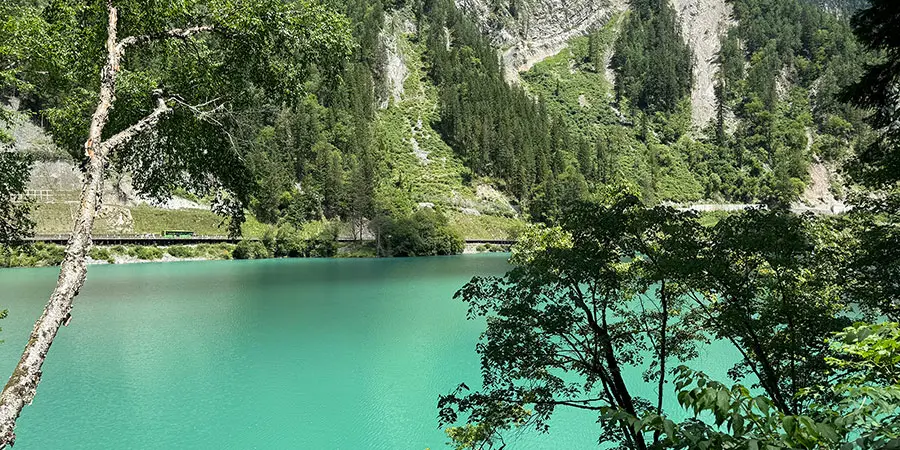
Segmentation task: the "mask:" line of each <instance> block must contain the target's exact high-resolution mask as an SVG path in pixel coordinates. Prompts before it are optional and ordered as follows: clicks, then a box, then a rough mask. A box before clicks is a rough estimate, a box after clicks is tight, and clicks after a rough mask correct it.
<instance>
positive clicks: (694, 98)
mask: <svg viewBox="0 0 900 450" xmlns="http://www.w3.org/2000/svg"><path fill="white" fill-rule="evenodd" d="M672 6H673V7H674V8H675V12H676V13H678V17H679V18H680V21H681V30H682V33H683V35H684V39H685V42H687V44H688V45H689V46H690V47H691V50H692V51H693V52H694V71H693V78H694V80H693V89H692V90H691V116H692V117H691V119H692V122H693V124H694V125H695V126H698V127H702V126H704V125H706V124H707V123H708V122H709V121H710V119H712V118H713V117H714V116H715V114H716V91H715V76H716V72H717V71H718V64H717V63H716V58H717V57H718V53H719V50H720V49H721V47H722V38H723V37H724V36H725V34H726V33H727V32H728V29H729V28H730V27H732V26H734V24H735V22H734V19H733V17H732V14H733V10H732V7H731V5H730V4H728V3H725V0H672Z"/></svg>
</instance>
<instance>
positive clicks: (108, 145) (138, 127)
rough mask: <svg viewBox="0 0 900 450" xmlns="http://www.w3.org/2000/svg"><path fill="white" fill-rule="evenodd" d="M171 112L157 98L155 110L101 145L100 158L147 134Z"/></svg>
mask: <svg viewBox="0 0 900 450" xmlns="http://www.w3.org/2000/svg"><path fill="white" fill-rule="evenodd" d="M170 112H172V108H169V105H167V104H166V102H165V100H164V99H163V98H162V97H157V99H156V108H155V109H154V110H153V111H152V112H151V113H150V114H149V115H147V116H146V117H144V118H143V119H141V120H139V121H138V122H137V123H135V124H134V125H132V126H130V127H128V128H126V129H124V130H122V131H120V132H118V133H116V134H115V135H113V136H112V137H110V138H109V139H107V140H105V141H103V143H102V156H103V157H104V158H105V157H106V156H107V154H109V152H111V151H113V150H115V149H117V148H119V147H120V146H122V145H124V144H127V143H128V142H131V141H132V140H133V139H134V138H136V137H137V136H138V135H140V134H142V133H145V132H147V131H148V130H150V129H151V128H153V127H155V126H156V125H157V124H158V123H159V121H160V119H162V118H163V116H165V115H167V114H169V113H170Z"/></svg>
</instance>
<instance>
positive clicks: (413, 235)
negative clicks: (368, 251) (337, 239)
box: [376, 208, 465, 256]
mask: <svg viewBox="0 0 900 450" xmlns="http://www.w3.org/2000/svg"><path fill="white" fill-rule="evenodd" d="M376 229H377V230H378V233H379V236H380V239H379V243H380V245H379V248H378V254H379V255H380V256H432V255H455V254H458V253H461V252H462V251H463V247H464V246H465V241H463V238H462V237H461V236H460V235H459V234H458V233H457V232H456V231H455V230H453V229H452V228H451V227H450V226H449V224H448V221H447V217H446V216H445V215H444V214H443V213H441V212H440V211H435V210H433V209H429V208H426V209H421V210H419V211H416V213H415V214H412V215H409V216H406V217H401V218H399V219H394V218H391V217H386V216H382V217H381V218H379V219H378V220H377V221H376Z"/></svg>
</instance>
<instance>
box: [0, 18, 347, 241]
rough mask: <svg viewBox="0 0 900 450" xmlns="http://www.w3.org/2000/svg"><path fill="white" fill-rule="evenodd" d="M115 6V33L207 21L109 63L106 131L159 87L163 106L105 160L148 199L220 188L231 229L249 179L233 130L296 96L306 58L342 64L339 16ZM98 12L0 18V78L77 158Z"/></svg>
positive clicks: (100, 51) (93, 72)
mask: <svg viewBox="0 0 900 450" xmlns="http://www.w3.org/2000/svg"><path fill="white" fill-rule="evenodd" d="M115 6H116V8H117V11H118V17H119V19H118V37H119V40H120V41H121V40H122V39H125V38H127V37H131V36H135V37H137V36H143V35H149V36H155V35H160V34H162V33H164V32H165V31H166V30H169V29H172V28H188V27H192V26H199V25H205V26H209V27H212V29H211V30H210V31H208V32H204V33H198V34H196V35H195V36H193V37H190V38H187V39H154V38H151V39H148V42H140V41H138V43H137V44H135V45H132V46H130V47H128V54H127V56H126V57H125V58H124V59H123V61H122V65H121V66H120V67H117V68H116V71H117V72H116V73H117V78H118V79H117V84H116V92H115V104H114V105H113V106H114V112H113V114H112V115H111V116H110V119H109V123H108V125H107V126H106V129H105V135H104V137H109V136H112V135H114V134H115V133H117V132H120V131H122V130H125V129H126V128H127V127H129V126H131V125H133V124H135V123H137V122H138V120H139V119H140V118H142V117H144V116H146V115H147V114H148V113H149V111H150V110H151V109H152V108H153V107H154V106H155V102H154V101H153V99H152V98H151V97H153V96H155V95H158V94H157V93H162V95H164V97H165V98H166V99H167V104H168V106H170V107H171V108H173V112H172V113H171V114H169V115H167V116H166V117H165V118H164V119H163V120H162V121H161V122H160V123H159V125H158V126H156V127H155V128H154V130H153V132H152V133H149V134H148V133H145V134H142V135H140V136H139V137H138V138H137V139H135V140H134V141H132V142H130V143H129V144H128V145H127V148H123V149H119V150H117V152H116V154H115V157H114V158H113V159H112V161H111V163H112V164H113V166H114V167H115V168H116V169H119V170H121V171H128V172H131V173H132V174H133V182H134V186H135V187H136V188H137V189H138V191H139V192H140V193H142V194H145V195H147V196H150V197H152V198H155V199H164V198H167V197H168V196H170V195H171V193H172V192H173V190H175V189H179V188H180V189H184V190H186V191H188V192H191V193H194V194H197V195H198V196H201V197H202V196H206V195H210V194H213V193H216V192H221V191H224V192H226V193H227V195H224V196H217V197H216V199H217V202H216V206H217V210H218V211H220V212H222V213H223V214H227V215H229V216H231V217H232V218H233V219H234V220H233V225H232V228H231V231H232V232H237V231H238V227H239V225H240V223H241V221H242V220H243V208H241V207H240V205H245V204H248V203H249V199H250V198H249V197H250V194H251V193H252V192H253V190H254V188H255V186H256V184H255V182H254V180H253V179H251V178H250V177H248V176H247V175H248V171H247V170H245V167H246V166H245V164H244V158H243V156H244V155H243V154H242V153H246V149H245V148H244V144H243V142H245V141H244V140H243V139H235V138H243V137H245V136H246V134H247V133H248V130H258V129H259V127H258V120H256V119H258V117H259V116H260V115H261V114H260V112H262V111H263V110H265V109H266V105H268V104H281V103H285V104H292V103H295V102H296V100H297V93H298V92H303V83H304V82H305V81H306V80H307V79H308V78H309V75H310V73H311V72H310V70H309V69H310V65H312V64H315V65H316V67H317V68H318V69H319V70H320V72H322V73H323V74H327V73H328V72H330V71H333V70H332V69H333V68H334V67H336V66H339V65H340V64H341V61H342V60H343V59H345V58H346V57H347V56H348V52H349V49H350V48H351V42H350V35H349V26H348V25H349V24H348V22H347V20H346V19H345V18H344V17H343V16H341V15H340V14H336V13H335V12H333V11H332V10H330V9H328V8H326V7H325V6H323V5H322V4H320V3H318V2H315V1H307V0H296V1H288V2H284V1H279V0H260V1H254V2H237V3H236V2H228V1H216V0H212V1H205V0H191V1H187V2H182V1H163V2H147V1H140V0H129V1H121V2H116V4H115ZM107 15H108V14H107V3H106V2H103V1H68V0H65V1H54V2H51V3H49V4H48V5H46V6H45V7H39V6H37V5H33V4H23V5H21V6H19V7H17V8H16V10H15V13H14V14H8V15H7V14H4V16H3V17H4V18H3V22H2V24H0V48H3V49H4V50H3V51H0V53H2V54H3V56H5V57H8V58H9V59H11V60H12V62H13V64H12V67H13V69H12V70H11V73H9V74H8V77H9V78H12V79H13V80H15V84H16V85H17V87H18V88H19V89H20V91H19V92H20V94H21V96H22V97H23V103H24V104H25V105H28V106H29V107H31V108H32V109H33V111H32V112H33V113H35V114H37V115H39V116H41V117H43V118H45V119H46V120H47V122H48V123H49V127H50V131H51V133H52V135H53V137H54V141H55V142H56V144H57V145H59V146H60V147H62V148H64V149H66V150H68V151H69V153H70V154H71V155H72V157H73V158H75V159H76V160H77V161H83V160H84V158H85V155H83V143H84V141H85V140H86V136H87V131H88V124H89V120H90V117H91V113H92V112H93V110H94V108H95V107H96V102H97V96H98V90H99V84H98V83H97V80H99V74H100V71H101V68H102V67H103V65H104V64H105V63H106V57H105V49H104V45H103V42H104V41H105V39H106V34H107ZM198 55H202V56H201V57H198ZM211 99H212V101H211ZM185 105H194V106H185ZM238 117H241V118H240V119H238ZM235 203H236V204H237V205H238V206H235Z"/></svg>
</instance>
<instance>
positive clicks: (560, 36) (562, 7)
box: [456, 0, 627, 82]
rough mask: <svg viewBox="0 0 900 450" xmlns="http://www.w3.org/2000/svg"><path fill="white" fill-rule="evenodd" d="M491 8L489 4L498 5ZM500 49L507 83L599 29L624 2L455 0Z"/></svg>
mask: <svg viewBox="0 0 900 450" xmlns="http://www.w3.org/2000/svg"><path fill="white" fill-rule="evenodd" d="M498 4H499V6H498V7H496V8H495V7H494V6H493V5H498ZM456 5H457V7H459V8H460V9H462V10H464V11H466V12H467V13H469V15H470V17H473V18H475V19H476V20H478V21H479V22H480V24H481V26H482V28H483V29H484V30H485V31H486V32H487V33H488V34H489V35H490V36H491V38H492V39H493V40H494V42H495V44H496V45H497V46H498V47H499V48H500V49H502V57H503V63H504V66H505V69H506V76H507V80H510V81H512V82H516V81H517V80H518V74H519V72H522V71H525V70H528V69H530V68H531V66H532V65H534V64H535V63H536V62H539V61H541V60H543V59H544V58H547V57H549V56H553V55H555V54H557V53H559V51H560V50H562V49H563V48H565V46H566V42H567V41H568V40H569V39H571V38H573V37H575V36H579V35H582V34H585V33H586V32H587V31H588V30H590V29H591V28H593V27H598V26H602V25H603V24H605V23H606V22H607V21H608V20H609V18H610V17H611V16H612V15H613V14H615V13H616V12H620V11H623V10H625V9H626V8H627V0H501V1H500V2H499V3H493V5H492V4H491V3H489V2H487V1H486V0H457V1H456Z"/></svg>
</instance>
